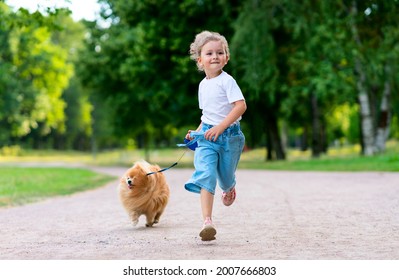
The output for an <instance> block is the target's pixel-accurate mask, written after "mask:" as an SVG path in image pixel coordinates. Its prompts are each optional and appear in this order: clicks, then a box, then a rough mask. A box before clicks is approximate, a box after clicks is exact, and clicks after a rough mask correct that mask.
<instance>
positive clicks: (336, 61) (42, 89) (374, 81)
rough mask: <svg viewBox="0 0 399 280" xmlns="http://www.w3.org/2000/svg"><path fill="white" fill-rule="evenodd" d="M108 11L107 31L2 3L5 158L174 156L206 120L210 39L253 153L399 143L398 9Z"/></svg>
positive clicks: (319, 6) (297, 4)
mask: <svg viewBox="0 0 399 280" xmlns="http://www.w3.org/2000/svg"><path fill="white" fill-rule="evenodd" d="M100 2H101V3H102V4H103V11H102V17H103V20H106V22H108V25H104V24H100V22H87V21H80V22H74V21H73V20H72V18H71V17H70V15H69V13H68V11H66V10H63V9H55V10H49V11H48V12H47V13H46V14H40V13H39V12H36V13H29V12H28V11H27V10H24V9H20V10H18V11H13V10H11V9H10V7H8V6H7V5H6V4H5V3H4V1H0V20H1V22H0V38H1V40H0V147H2V146H11V145H20V146H21V147H24V148H51V149H76V150H83V151H85V150H90V149H92V150H97V149H99V150H102V149H108V148H124V147H126V146H129V145H130V146H131V145H137V146H138V147H140V148H144V149H147V150H148V149H150V148H154V147H158V148H159V147H173V146H174V145H175V144H176V142H181V141H182V138H183V137H184V135H185V131H186V130H187V129H189V128H191V129H193V128H196V127H197V126H198V124H199V121H200V120H199V117H200V113H201V112H200V110H199V108H198V102H197V87H198V83H199V81H200V80H201V79H202V78H203V73H200V72H198V71H197V70H196V66H195V63H194V62H193V61H190V59H189V55H188V49H189V45H190V43H191V42H192V41H193V39H194V36H195V34H197V33H198V32H200V31H202V30H212V31H217V32H220V33H222V34H223V35H225V36H226V38H227V39H228V41H229V42H230V49H231V59H230V62H229V64H228V65H227V66H226V68H225V70H226V71H227V72H229V73H231V74H232V75H233V76H234V77H235V78H236V80H237V82H238V83H239V85H240V86H241V88H242V90H243V92H244V95H245V97H246V99H247V103H248V110H247V112H246V113H245V115H244V118H243V120H242V127H243V129H244V133H245V134H246V137H247V146H248V148H257V147H265V148H266V149H267V156H266V160H274V159H285V157H286V152H285V151H286V149H287V148H288V147H295V148H299V149H302V150H307V149H310V150H311V151H312V156H313V157H318V156H320V155H321V154H323V153H326V152H327V150H328V147H330V146H331V145H344V144H357V143H359V144H361V147H362V154H364V155H372V154H375V153H379V152H383V151H384V149H385V143H386V141H387V140H388V139H389V138H394V139H398V138H399V123H398V114H399V104H398V97H399V95H398V82H399V75H398V71H397V67H398V66H397V65H398V63H397V61H398V59H399V43H398V41H397V40H396V38H398V35H399V18H398V17H397V13H398V11H399V1H383V0H369V1H360V0H346V1H341V0H340V1H312V0H304V1H294V0H273V1H259V0H245V1H227V0H218V1H209V0H201V1H199V0H182V1H166V0H159V1H153V0H129V1H126V0H123V1H122V0H100Z"/></svg>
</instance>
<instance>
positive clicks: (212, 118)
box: [198, 71, 244, 125]
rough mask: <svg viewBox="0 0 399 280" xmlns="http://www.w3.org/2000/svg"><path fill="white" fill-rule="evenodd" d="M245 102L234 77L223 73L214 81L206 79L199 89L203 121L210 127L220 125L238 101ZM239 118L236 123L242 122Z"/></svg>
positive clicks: (213, 79)
mask: <svg viewBox="0 0 399 280" xmlns="http://www.w3.org/2000/svg"><path fill="white" fill-rule="evenodd" d="M239 100H244V96H243V94H242V92H241V89H240V87H239V86H238V85H237V82H236V81H235V80H234V78H233V77H232V76H230V75H229V74H227V73H226V72H224V71H222V73H221V74H220V75H219V76H217V77H215V78H212V79H207V78H204V79H203V80H202V81H201V82H200V84H199V89H198V101H199V107H200V109H201V110H202V116H201V121H202V122H203V123H206V124H210V125H218V124H220V123H221V122H222V121H223V120H224V119H225V118H226V116H227V115H228V114H229V113H230V112H231V110H232V109H233V107H234V106H233V104H232V103H234V102H236V101H239ZM240 120H241V117H239V118H238V119H237V120H236V122H238V121H240Z"/></svg>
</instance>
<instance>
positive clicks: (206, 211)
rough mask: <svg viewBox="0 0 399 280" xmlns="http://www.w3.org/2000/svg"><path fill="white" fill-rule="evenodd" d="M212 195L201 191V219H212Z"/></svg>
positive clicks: (203, 190)
mask: <svg viewBox="0 0 399 280" xmlns="http://www.w3.org/2000/svg"><path fill="white" fill-rule="evenodd" d="M213 197H214V196H213V194H211V193H210V192H208V191H207V190H205V189H201V209H202V218H203V219H204V221H205V219H206V218H211V219H212V210H213Z"/></svg>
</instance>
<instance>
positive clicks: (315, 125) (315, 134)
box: [310, 93, 322, 158]
mask: <svg viewBox="0 0 399 280" xmlns="http://www.w3.org/2000/svg"><path fill="white" fill-rule="evenodd" d="M310 98H311V104H312V130H313V131H312V157H314V158H317V157H319V156H320V154H321V152H322V141H321V125H320V110H319V105H318V103H317V96H316V94H315V93H312V94H311V97H310Z"/></svg>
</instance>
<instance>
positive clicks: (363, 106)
mask: <svg viewBox="0 0 399 280" xmlns="http://www.w3.org/2000/svg"><path fill="white" fill-rule="evenodd" d="M351 14H352V15H351V21H350V24H351V30H352V36H353V39H354V41H355V43H356V45H357V46H358V48H359V49H361V47H362V42H361V41H360V37H359V33H358V30H357V26H356V24H355V18H356V16H357V14H358V11H357V6H356V1H353V2H352V9H351ZM355 72H356V74H357V76H358V78H357V82H356V86H357V90H358V94H359V95H358V101H359V105H360V124H361V132H362V133H361V134H362V143H363V146H362V152H363V154H364V155H373V154H374V153H375V146H374V144H375V139H374V132H375V129H374V123H373V118H372V115H371V110H370V101H369V96H368V93H367V87H366V73H365V71H364V68H363V65H362V63H361V61H360V58H359V57H355Z"/></svg>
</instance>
